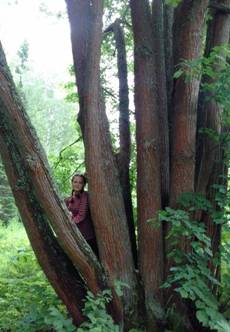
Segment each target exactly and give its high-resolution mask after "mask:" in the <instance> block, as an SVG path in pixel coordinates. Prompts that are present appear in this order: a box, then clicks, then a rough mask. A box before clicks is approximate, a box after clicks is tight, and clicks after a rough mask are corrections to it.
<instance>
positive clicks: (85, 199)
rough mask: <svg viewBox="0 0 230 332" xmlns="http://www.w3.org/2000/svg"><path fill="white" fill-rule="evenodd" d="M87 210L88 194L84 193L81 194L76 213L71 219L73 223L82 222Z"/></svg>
mask: <svg viewBox="0 0 230 332" xmlns="http://www.w3.org/2000/svg"><path fill="white" fill-rule="evenodd" d="M88 209H89V202H88V194H87V193H86V192H83V193H82V194H81V198H80V205H79V210H78V213H77V215H76V216H74V217H73V221H74V222H75V223H76V224H79V223H80V222H82V221H83V220H84V219H85V218H86V216H87V214H88Z"/></svg>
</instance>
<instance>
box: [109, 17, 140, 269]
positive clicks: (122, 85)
mask: <svg viewBox="0 0 230 332" xmlns="http://www.w3.org/2000/svg"><path fill="white" fill-rule="evenodd" d="M110 31H112V32H113V33H114V39H115V43H116V49H117V68H118V80H119V143H120V145H119V152H118V154H117V161H118V171H119V178H120V183H121V188H122V194H123V199H124V203H125V211H126V217H127V222H128V226H129V234H130V241H131V245H132V253H133V258H134V262H135V266H137V246H136V236H135V227H134V220H133V207H132V198H131V186H130V176H129V165H130V149H131V137H130V119H129V89H128V71H127V59H126V57H127V56H126V47H125V37H124V31H123V28H122V26H121V22H120V20H118V19H117V20H116V21H115V22H114V23H113V24H111V25H110V26H109V27H108V28H107V29H106V30H105V32H110Z"/></svg>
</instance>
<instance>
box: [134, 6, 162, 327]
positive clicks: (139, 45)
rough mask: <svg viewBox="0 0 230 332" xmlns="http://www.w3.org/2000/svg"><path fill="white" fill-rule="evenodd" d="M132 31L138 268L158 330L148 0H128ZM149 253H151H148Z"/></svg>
mask: <svg viewBox="0 0 230 332" xmlns="http://www.w3.org/2000/svg"><path fill="white" fill-rule="evenodd" d="M130 5H131V15H132V24H133V32H134V45H135V48H134V72H135V112H136V126H137V127H136V141H137V208H138V248H139V268H140V273H141V278H142V280H143V285H144V293H145V307H146V312H147V321H148V322H147V325H148V326H149V328H150V326H151V328H150V329H152V330H151V331H155V330H156V331H157V330H158V327H157V323H156V321H157V320H160V319H162V312H161V308H160V303H162V297H161V291H160V290H159V287H160V285H161V284H162V281H163V238H162V229H161V227H160V228H154V227H153V226H152V225H150V224H149V223H148V220H150V219H151V220H154V219H155V218H156V216H157V211H158V210H159V209H160V208H161V183H160V182H161V180H160V179H161V175H160V174H161V173H160V157H159V156H160V149H159V145H160V144H159V143H160V138H159V122H158V121H159V119H158V113H157V100H156V76H155V63H154V54H153V36H152V18H151V13H150V8H149V3H148V1H145V0H143V1H138V0H131V1H130ZM150 252H151V255H150V254H149V253H150Z"/></svg>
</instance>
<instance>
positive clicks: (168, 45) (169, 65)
mask: <svg viewBox="0 0 230 332" xmlns="http://www.w3.org/2000/svg"><path fill="white" fill-rule="evenodd" d="M173 17H174V8H173V7H172V6H168V5H165V4H164V48H165V69H166V84H167V102H168V113H169V123H170V110H171V108H172V91H173Z"/></svg>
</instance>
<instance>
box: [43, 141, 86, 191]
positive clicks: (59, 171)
mask: <svg viewBox="0 0 230 332" xmlns="http://www.w3.org/2000/svg"><path fill="white" fill-rule="evenodd" d="M75 142H76V141H75ZM49 161H50V164H51V169H52V172H53V175H54V178H55V179H56V183H57V186H58V188H59V190H60V192H61V194H62V195H65V196H68V195H70V192H71V184H70V183H71V178H72V176H73V175H74V174H75V173H84V172H85V160H84V147H83V142H82V140H80V141H79V142H76V143H75V144H72V145H70V146H67V147H66V148H64V149H62V151H61V152H60V153H59V155H58V156H56V155H50V156H49Z"/></svg>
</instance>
